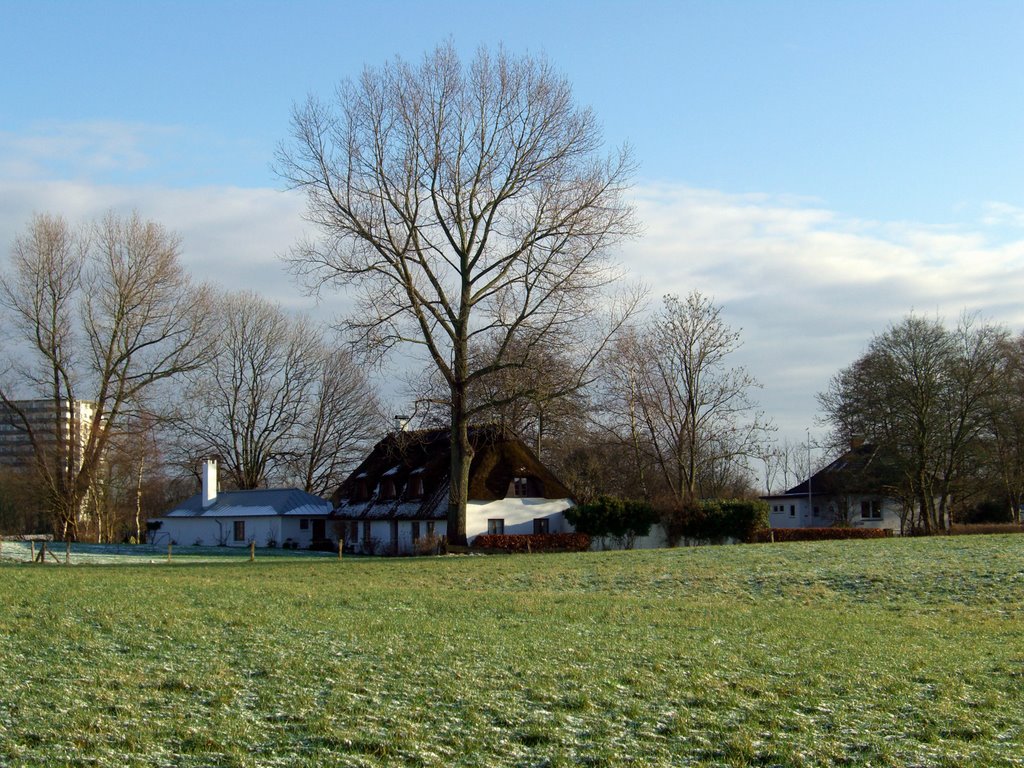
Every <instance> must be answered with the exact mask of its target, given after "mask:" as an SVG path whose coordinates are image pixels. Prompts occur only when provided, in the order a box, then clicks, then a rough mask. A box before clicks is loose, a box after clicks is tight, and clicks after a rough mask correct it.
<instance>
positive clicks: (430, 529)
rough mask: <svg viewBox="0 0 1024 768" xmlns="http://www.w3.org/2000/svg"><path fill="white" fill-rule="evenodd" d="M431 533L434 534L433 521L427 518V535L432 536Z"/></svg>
mask: <svg viewBox="0 0 1024 768" xmlns="http://www.w3.org/2000/svg"><path fill="white" fill-rule="evenodd" d="M433 535H434V521H433V520H429V521H428V522H427V536H433Z"/></svg>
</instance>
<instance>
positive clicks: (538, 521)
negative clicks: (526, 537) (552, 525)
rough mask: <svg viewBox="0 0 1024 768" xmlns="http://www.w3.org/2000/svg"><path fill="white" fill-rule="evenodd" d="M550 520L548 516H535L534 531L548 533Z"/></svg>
mask: <svg viewBox="0 0 1024 768" xmlns="http://www.w3.org/2000/svg"><path fill="white" fill-rule="evenodd" d="M549 522H550V521H549V520H548V519H547V518H546V517H535V518H533V532H534V533H547V532H548V524H549Z"/></svg>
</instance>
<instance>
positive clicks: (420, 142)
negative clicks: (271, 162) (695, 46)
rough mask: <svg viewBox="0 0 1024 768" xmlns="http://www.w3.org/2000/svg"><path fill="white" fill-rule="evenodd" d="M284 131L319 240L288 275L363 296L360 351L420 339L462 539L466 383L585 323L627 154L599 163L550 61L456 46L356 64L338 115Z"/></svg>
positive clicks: (626, 222) (299, 251)
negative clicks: (466, 51) (468, 52)
mask: <svg viewBox="0 0 1024 768" xmlns="http://www.w3.org/2000/svg"><path fill="white" fill-rule="evenodd" d="M293 129H294V131H293V133H294V135H293V138H292V140H291V141H290V142H288V143H287V144H285V145H283V146H282V148H281V150H280V151H279V172H280V173H281V174H282V176H283V177H284V178H285V179H287V181H288V182H289V183H290V184H291V185H292V186H293V187H295V188H298V189H300V190H302V191H304V192H305V193H306V195H307V201H308V208H307V217H308V219H309V220H310V221H311V222H313V223H314V224H316V225H317V226H318V227H319V230H320V233H321V235H322V239H321V240H320V241H319V242H309V243H306V244H304V245H302V246H300V247H297V248H296V249H295V251H294V252H293V257H292V258H293V265H294V267H295V269H296V271H297V273H298V274H300V275H301V276H303V277H305V278H307V279H308V280H309V282H310V283H311V285H312V286H314V287H316V288H317V289H320V288H325V287H342V286H343V287H349V286H351V287H352V288H353V289H354V290H355V291H356V292H357V305H358V309H357V311H356V312H355V313H354V314H353V315H352V316H351V317H350V318H349V320H348V327H349V329H350V330H352V331H354V332H355V333H356V334H357V336H358V338H359V341H360V342H361V343H362V345H363V346H364V347H365V348H366V349H368V350H370V351H371V352H380V353H383V352H386V351H388V350H391V349H392V348H394V347H396V346H397V345H414V346H416V347H419V348H420V349H421V350H423V351H424V353H425V356H426V357H427V358H428V359H429V361H430V363H431V364H432V365H433V366H435V367H436V369H437V371H438V372H439V373H440V375H441V377H442V379H443V380H444V382H445V384H446V385H447V387H448V391H449V405H448V407H449V411H450V424H451V448H452V451H451V455H452V462H451V486H450V494H449V510H448V535H449V539H450V540H451V541H452V542H453V543H461V542H464V541H465V515H466V501H467V490H468V476H469V467H470V463H471V461H472V456H473V452H472V448H471V446H470V443H469V440H468V437H467V426H468V424H469V423H470V420H471V419H472V418H473V416H474V412H475V410H476V408H475V407H474V406H473V405H472V404H471V403H470V402H469V401H468V399H467V393H468V391H469V388H470V387H471V386H472V385H473V383H474V382H475V381H477V380H479V379H482V378H484V377H488V376H491V375H493V374H494V373H495V372H497V371H499V370H502V369H505V368H513V367H518V368H524V367H528V366H530V365H532V364H533V363H534V361H535V358H536V356H537V354H538V353H539V352H540V351H541V350H543V349H546V350H549V351H550V350H552V349H554V350H556V351H557V350H558V349H559V348H568V347H571V346H572V345H573V342H572V339H573V338H574V337H576V336H577V335H578V333H579V331H580V329H581V328H584V327H587V325H588V323H589V320H591V319H592V318H593V317H594V312H595V307H596V306H597V304H598V303H599V302H600V300H601V297H602V295H603V292H604V290H605V289H606V287H607V286H608V285H609V284H610V282H611V281H612V280H613V279H614V277H615V274H614V272H613V271H612V270H611V269H610V265H609V262H608V260H607V255H608V252H609V249H610V248H611V247H612V246H613V245H614V244H615V243H617V242H618V241H619V240H620V239H621V238H623V237H624V236H627V235H630V234H631V233H632V231H633V223H632V211H631V209H630V207H629V206H628V205H627V204H626V203H625V202H624V200H623V193H624V191H625V189H626V186H627V182H628V177H629V175H630V173H631V171H632V163H631V160H630V158H629V156H628V153H627V152H626V151H625V150H621V151H619V152H617V153H614V154H612V155H610V156H606V155H604V154H602V152H601V147H602V136H601V130H600V126H599V124H598V122H597V120H596V118H595V117H594V114H593V112H592V111H591V110H589V109H586V108H582V107H580V106H578V105H577V104H576V102H575V100H574V99H573V95H572V89H571V87H570V85H569V83H568V82H567V81H566V80H565V78H564V77H562V76H560V75H559V74H557V73H556V72H555V71H554V70H553V69H552V67H551V66H550V64H548V62H546V61H544V60H542V59H534V58H530V57H522V58H519V57H514V56H511V55H509V54H508V53H507V52H505V51H503V50H501V51H498V52H497V53H496V54H492V53H489V52H488V51H486V50H483V49H481V50H479V51H478V52H477V54H476V56H475V57H474V58H473V60H472V61H470V62H469V63H468V64H464V63H463V62H462V61H461V60H460V59H459V56H458V55H457V54H456V52H455V50H454V48H453V46H452V45H450V44H449V45H444V46H441V47H438V48H437V49H436V50H434V51H433V52H432V53H430V54H428V55H426V56H425V57H424V58H423V60H422V61H421V62H420V63H419V64H412V63H409V62H406V61H403V60H401V59H396V60H394V61H393V62H391V63H389V64H386V65H384V66H383V67H380V68H378V69H372V68H368V69H366V70H365V71H364V72H363V75H362V77H361V78H360V79H359V80H357V81H354V82H353V81H348V82H345V83H343V84H342V85H341V86H340V87H339V89H338V90H337V98H336V100H335V101H334V102H333V103H331V104H326V103H323V102H321V101H318V100H317V99H315V98H312V97H311V98H309V99H308V100H307V101H306V102H305V104H303V105H302V106H300V107H297V108H296V110H295V112H294V116H293ZM485 347H486V348H490V349H492V350H493V354H492V355H489V356H487V357H479V356H474V354H473V350H474V349H482V348H485ZM513 349H515V350H516V354H514V355H513V354H510V353H511V351H512V350H513ZM477 407H479V406H477Z"/></svg>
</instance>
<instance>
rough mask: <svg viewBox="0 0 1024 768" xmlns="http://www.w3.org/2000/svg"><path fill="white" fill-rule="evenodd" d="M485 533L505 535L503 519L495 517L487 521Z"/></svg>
mask: <svg viewBox="0 0 1024 768" xmlns="http://www.w3.org/2000/svg"><path fill="white" fill-rule="evenodd" d="M487 532H488V533H490V534H496V535H498V536H500V535H501V534H503V533H505V518H503V517H495V518H491V519H490V520H488V521H487Z"/></svg>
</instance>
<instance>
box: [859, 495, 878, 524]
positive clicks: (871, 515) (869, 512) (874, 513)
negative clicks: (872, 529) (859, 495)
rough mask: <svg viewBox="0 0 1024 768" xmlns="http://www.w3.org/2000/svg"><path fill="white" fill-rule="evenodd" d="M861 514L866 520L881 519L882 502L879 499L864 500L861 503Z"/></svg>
mask: <svg viewBox="0 0 1024 768" xmlns="http://www.w3.org/2000/svg"><path fill="white" fill-rule="evenodd" d="M860 516H861V518H862V519H864V520H881V519H882V502H880V501H879V500H878V499H873V500H871V501H862V502H861V503H860Z"/></svg>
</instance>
